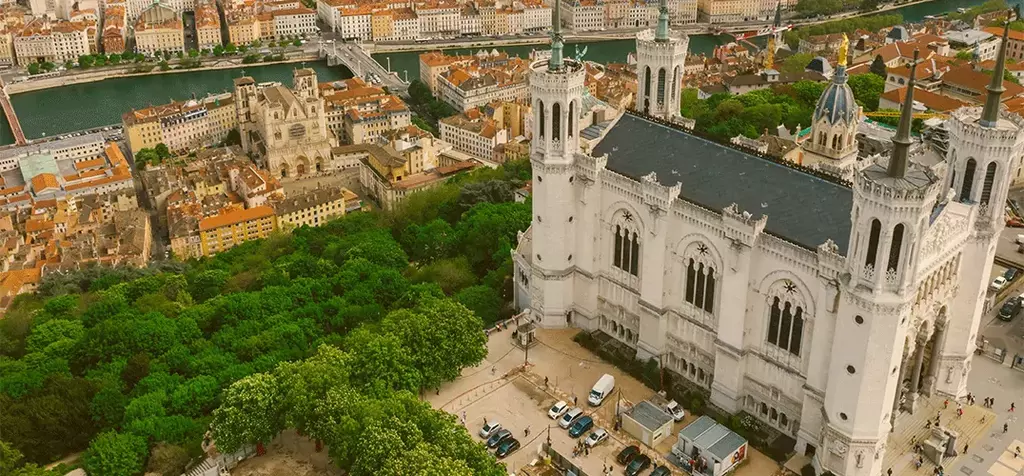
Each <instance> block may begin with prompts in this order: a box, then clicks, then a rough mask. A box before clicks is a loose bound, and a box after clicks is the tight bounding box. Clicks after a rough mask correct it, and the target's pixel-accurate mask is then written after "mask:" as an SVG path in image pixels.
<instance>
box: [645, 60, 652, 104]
mask: <svg viewBox="0 0 1024 476" xmlns="http://www.w3.org/2000/svg"><path fill="white" fill-rule="evenodd" d="M650 98H651V67H650V66H648V67H647V68H646V69H645V70H644V99H650Z"/></svg>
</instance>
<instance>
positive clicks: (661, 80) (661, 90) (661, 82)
mask: <svg viewBox="0 0 1024 476" xmlns="http://www.w3.org/2000/svg"><path fill="white" fill-rule="evenodd" d="M665 86H666V84H665V68H660V69H658V104H665Z"/></svg>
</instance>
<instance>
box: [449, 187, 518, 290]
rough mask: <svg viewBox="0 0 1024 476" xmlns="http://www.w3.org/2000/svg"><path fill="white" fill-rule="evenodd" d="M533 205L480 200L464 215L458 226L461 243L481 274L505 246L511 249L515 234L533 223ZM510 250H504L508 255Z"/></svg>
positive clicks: (490, 267)
mask: <svg viewBox="0 0 1024 476" xmlns="http://www.w3.org/2000/svg"><path fill="white" fill-rule="evenodd" d="M530 220H531V213H530V207H529V205H527V204H524V203H481V204H479V205H476V206H474V207H473V208H472V209H470V210H469V211H468V212H466V214H465V215H464V216H463V218H462V220H460V221H459V224H458V226H457V227H456V234H457V235H458V237H459V246H460V247H461V249H463V250H466V257H467V258H468V259H469V264H470V265H471V266H473V269H474V271H476V273H477V275H478V276H481V275H483V274H486V271H485V270H487V269H492V268H494V267H495V265H496V264H497V263H499V262H500V260H498V259H495V256H497V253H499V251H502V250H511V247H512V245H511V244H512V243H515V242H516V239H517V236H516V234H517V233H518V232H520V231H523V230H526V228H527V227H528V226H530ZM508 254H509V253H507V252H506V253H505V255H506V256H507V255H508Z"/></svg>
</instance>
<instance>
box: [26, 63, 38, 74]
mask: <svg viewBox="0 0 1024 476" xmlns="http://www.w3.org/2000/svg"><path fill="white" fill-rule="evenodd" d="M28 74H39V63H29V64H28Z"/></svg>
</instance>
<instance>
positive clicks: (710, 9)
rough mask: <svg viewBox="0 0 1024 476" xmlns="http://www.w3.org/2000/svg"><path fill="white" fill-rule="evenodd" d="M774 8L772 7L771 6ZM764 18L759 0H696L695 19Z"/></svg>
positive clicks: (716, 21) (710, 20)
mask: <svg viewBox="0 0 1024 476" xmlns="http://www.w3.org/2000/svg"><path fill="white" fill-rule="evenodd" d="M772 10H774V7H772ZM770 11H771V10H770ZM763 18H765V15H764V14H762V12H761V2H760V1H759V0H698V1H697V21H700V22H705V23H738V22H744V21H751V20H759V19H763Z"/></svg>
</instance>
